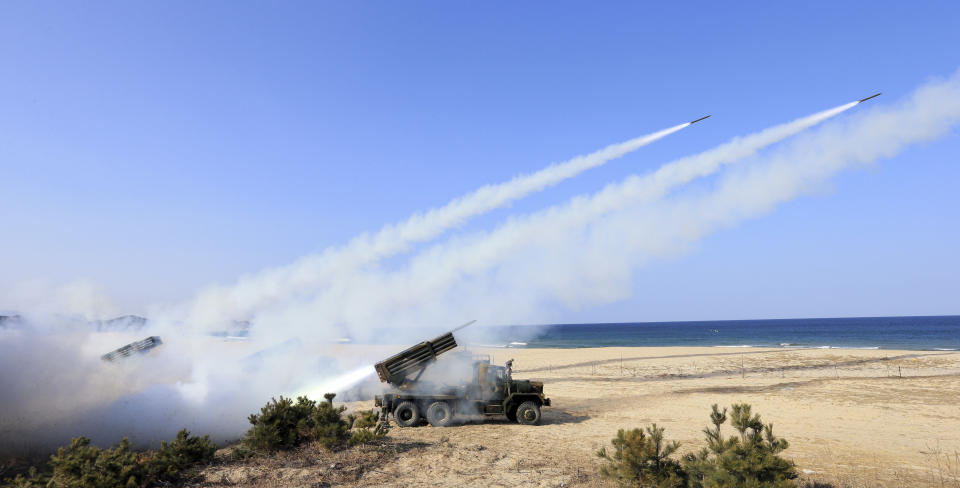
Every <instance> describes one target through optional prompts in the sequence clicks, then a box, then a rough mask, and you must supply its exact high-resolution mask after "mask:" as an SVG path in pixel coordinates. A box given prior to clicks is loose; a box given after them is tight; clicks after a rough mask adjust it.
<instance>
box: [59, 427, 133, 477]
mask: <svg viewBox="0 0 960 488" xmlns="http://www.w3.org/2000/svg"><path fill="white" fill-rule="evenodd" d="M49 465H50V467H51V468H52V470H53V472H52V474H51V476H50V481H49V483H48V484H47V486H48V487H50V488H83V487H87V486H97V487H102V488H114V487H119V488H123V487H136V486H140V485H141V484H144V483H145V482H146V480H147V477H148V474H147V469H146V466H145V465H144V464H143V463H141V462H140V457H139V455H138V454H137V453H135V452H132V451H131V450H130V443H129V442H128V441H127V439H126V438H123V439H122V440H121V441H120V444H118V445H117V446H115V447H113V448H110V449H100V448H98V447H94V446H91V445H90V439H87V438H86V437H78V438H76V439H73V441H72V442H70V447H67V448H63V447H61V448H60V449H58V450H57V453H56V454H54V455H53V456H51V457H50V462H49Z"/></svg>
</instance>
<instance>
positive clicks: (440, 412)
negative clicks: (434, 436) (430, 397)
mask: <svg viewBox="0 0 960 488" xmlns="http://www.w3.org/2000/svg"><path fill="white" fill-rule="evenodd" d="M427 422H430V425H432V426H434V427H447V426H449V425H450V424H451V423H452V422H453V409H452V408H450V404H449V403H447V402H433V403H431V404H430V406H429V407H427Z"/></svg>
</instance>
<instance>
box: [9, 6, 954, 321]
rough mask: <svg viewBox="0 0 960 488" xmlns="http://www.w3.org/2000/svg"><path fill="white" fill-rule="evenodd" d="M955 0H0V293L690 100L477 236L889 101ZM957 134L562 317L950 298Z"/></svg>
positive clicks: (272, 227)
mask: <svg viewBox="0 0 960 488" xmlns="http://www.w3.org/2000/svg"><path fill="white" fill-rule="evenodd" d="M958 18H960V4H957V3H955V2H937V3H925V2H915V3H905V2H869V3H864V4H861V5H854V4H852V3H840V2H806V3H803V4H799V5H798V4H792V5H787V4H783V3H776V2H764V3H760V2H758V3H755V4H752V5H748V4H740V5H738V6H737V7H730V6H728V5H721V4H719V3H716V2H714V3H707V2H702V3H682V4H681V3H678V2H674V3H670V4H668V5H658V6H651V5H642V4H639V3H636V2H623V3H619V2H611V3H605V4H603V5H600V6H597V5H587V4H578V3H566V2H549V3H548V2H543V3H533V2H529V3H523V4H520V5H518V4H514V3H507V2H498V3H483V4H478V5H466V4H463V3H448V2H436V3H427V2H413V3H404V4H400V3H399V2H379V3H373V2H369V3H359V2H342V3H325V4H324V3H319V2H302V3H294V2H286V3H269V4H268V3H254V2H246V3H240V2H152V3H147V2H115V3H112V2H97V3H90V2H57V3H54V2H4V3H3V4H2V5H0V59H2V60H3V71H2V73H3V76H2V77H0V97H2V104H0V181H2V185H3V186H2V187H3V198H2V199H0V222H2V224H3V233H4V237H3V239H2V240H0V246H2V252H0V270H2V273H0V290H4V289H8V290H9V289H10V288H11V287H16V286H18V284H19V283H23V282H25V281H31V280H46V281H47V282H50V283H53V284H57V283H65V282H69V281H73V280H77V279H85V280H90V281H93V282H96V283H99V284H101V285H102V286H103V287H104V290H105V291H106V292H107V293H108V294H109V295H111V296H113V297H115V299H116V300H117V301H118V302H120V303H121V304H123V305H124V306H125V307H127V308H129V309H130V310H131V311H135V312H136V311H140V310H141V309H142V306H143V305H144V304H147V303H155V302H166V301H175V300H181V299H184V298H187V297H189V296H190V295H192V294H193V292H194V291H195V290H196V289H197V288H199V287H201V286H203V285H205V284H207V283H211V282H229V281H231V280H232V279H233V278H234V277H236V276H237V275H239V274H241V273H244V272H252V271H256V270H259V269H262V268H264V267H268V266H274V265H280V264H285V263H288V262H290V261H292V260H293V259H295V258H296V257H298V256H302V255H304V254H307V253H309V252H313V251H317V250H320V249H322V248H324V247H326V246H328V245H332V244H338V243H341V242H343V241H345V240H347V239H349V238H350V237H352V236H353V235H355V234H357V233H358V232H362V231H364V230H375V229H377V228H379V227H380V226H381V225H382V224H385V223H389V222H393V221H396V220H399V219H402V218H404V217H406V216H407V215H409V214H410V213H412V212H415V211H418V210H422V209H425V208H427V207H430V206H436V205H440V204H443V203H445V202H446V201H448V200H449V199H450V198H453V197H455V196H458V195H460V194H463V193H465V192H467V191H470V190H472V189H474V188H476V187H478V186H480V185H482V184H485V183H493V182H498V181H502V180H505V179H508V178H510V177H512V176H514V175H516V174H518V173H522V172H531V171H535V170H536V169H539V168H541V167H543V166H545V165H546V164H547V163H549V162H553V161H560V160H564V159H567V158H569V157H571V156H574V155H577V154H582V153H586V152H590V151H593V150H594V149H597V148H600V147H602V146H604V145H606V144H609V143H613V142H617V141H620V140H624V139H627V138H629V137H633V136H637V135H640V134H643V133H647V132H651V131H654V130H658V129H661V128H664V127H667V126H670V125H673V124H676V123H680V122H684V121H687V120H692V119H693V118H697V117H700V116H702V115H706V114H708V113H709V114H713V118H711V119H710V120H708V121H706V122H704V123H702V124H697V125H696V126H693V127H691V128H689V129H687V130H684V131H682V132H680V133H678V134H675V135H673V136H671V137H669V138H667V139H665V140H663V141H661V142H658V143H656V144H654V145H651V146H649V147H646V148H643V149H641V150H640V151H638V152H636V153H634V154H632V155H630V156H628V157H626V158H624V159H622V160H619V161H616V162H614V163H611V164H609V165H607V166H605V167H603V168H600V169H597V170H592V171H590V172H588V173H586V174H584V175H582V176H580V177H578V178H576V179H574V180H572V181H568V182H566V183H564V184H562V185H561V186H559V187H556V188H554V189H551V190H549V191H547V192H544V193H542V194H538V195H535V196H533V197H531V198H528V199H526V200H524V201H522V202H519V203H517V204H515V205H514V206H512V207H511V208H509V209H504V210H500V211H496V212H493V213H491V214H489V215H487V216H484V217H483V218H480V219H477V220H476V221H475V222H473V223H471V224H470V226H468V227H467V229H466V230H470V229H473V228H488V227H490V226H492V225H495V224H496V223H497V222H499V221H501V220H502V219H504V218H505V217H506V216H508V215H510V214H513V213H519V212H527V211H532V210H535V209H538V208H542V207H543V206H546V205H550V204H553V203H558V202H562V201H565V200H566V199H567V198H569V197H570V196H573V195H577V194H581V193H585V192H592V191H596V190H598V189H599V188H601V187H602V186H603V184H605V183H607V182H610V181H616V180H619V179H621V178H623V177H624V176H626V175H629V174H631V173H636V172H645V171H649V170H651V169H653V168H656V167H657V166H658V164H660V163H663V162H666V161H669V160H671V159H674V158H676V157H679V156H683V155H686V154H690V153H693V152H696V151H700V150H703V149H707V148H709V147H712V146H714V145H716V144H718V143H721V142H723V141H726V140H728V139H729V138H730V137H733V136H736V135H741V134H746V133H748V132H750V131H754V130H758V129H761V128H764V127H766V126H769V125H772V124H774V123H778V122H783V121H787V120H790V119H792V118H795V117H798V116H802V115H806V114H808V113H811V112H814V111H817V110H821V109H825V108H829V107H832V106H835V105H839V104H841V103H844V102H848V101H851V100H855V99H857V98H860V97H863V96H866V95H869V94H872V93H874V92H876V91H883V92H884V96H883V97H881V98H880V99H878V100H877V101H878V102H884V103H889V102H892V101H893V100H895V99H896V98H899V97H900V96H903V95H905V94H907V93H909V92H910V91H911V90H912V89H913V88H915V87H916V86H918V85H920V84H921V83H923V82H924V81H925V80H927V79H929V78H930V77H931V76H946V75H949V74H951V73H953V72H954V71H955V70H956V69H957V68H958V66H960V55H958V52H960V51H958V50H957V46H960V30H958V29H957V28H956V21H957V19H958ZM958 154H960V137H958V134H957V133H956V131H954V132H953V133H951V135H949V136H948V137H946V138H943V139H941V140H939V141H937V142H934V143H931V144H926V145H922V146H917V147H914V148H911V149H910V150H908V151H906V152H905V153H903V154H901V155H900V156H898V157H896V158H894V159H889V160H884V161H881V162H880V163H879V164H877V165H875V166H873V167H872V168H871V169H868V170H865V171H856V172H848V173H844V174H843V175H842V176H841V177H839V178H838V179H835V180H834V182H833V185H832V188H831V189H830V191H827V192H824V193H822V194H819V195H815V196H812V197H806V198H802V199H799V200H796V201H794V202H791V203H789V204H787V205H784V206H782V207H780V208H779V209H778V210H777V211H776V212H774V213H772V214H770V215H768V216H765V217H763V218H761V219H756V220H753V221H749V222H747V223H746V224H745V225H741V226H739V227H737V228H734V229H730V230H727V231H724V232H722V233H718V234H716V235H713V236H711V237H709V238H707V239H706V240H704V241H702V242H701V243H700V245H699V246H698V248H697V249H696V250H694V252H692V253H689V254H687V255H685V256H684V257H682V258H678V259H674V260H669V261H661V262H657V263H654V264H653V265H651V266H650V267H648V268H646V269H644V270H641V272H640V273H638V275H637V278H636V285H635V287H634V289H635V294H634V297H633V298H631V299H629V300H626V301H623V302H620V303H616V304H612V305H608V306H603V307H597V308H591V309H588V310H580V311H576V312H570V314H569V316H568V317H567V318H568V319H569V320H568V321H630V320H687V319H710V318H716V319H727V318H730V319H733V318H766V317H810V316H840V315H906V314H950V313H960V310H958V309H957V305H956V296H957V295H958V292H960V282H958V280H957V278H956V277H957V276H960V260H957V259H956V251H955V248H957V247H958V244H960V231H958V230H957V227H958V226H957V225H956V223H957V221H958V217H960V196H958V194H957V192H956V190H955V188H956V181H958V176H960V168H958V165H957V164H956V163H957V159H958V157H957V155H958ZM691 297H695V299H693V300H691ZM15 305H16V304H8V303H0V308H4V307H11V306H15Z"/></svg>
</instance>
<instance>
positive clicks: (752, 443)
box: [683, 403, 797, 488]
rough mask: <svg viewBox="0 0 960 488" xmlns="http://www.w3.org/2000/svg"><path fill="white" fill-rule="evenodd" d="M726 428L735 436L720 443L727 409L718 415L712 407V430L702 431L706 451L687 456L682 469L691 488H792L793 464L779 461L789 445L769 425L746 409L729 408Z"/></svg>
mask: <svg viewBox="0 0 960 488" xmlns="http://www.w3.org/2000/svg"><path fill="white" fill-rule="evenodd" d="M731 408H732V412H731V415H730V424H731V425H732V426H733V428H734V429H736V430H737V432H738V433H739V435H733V436H730V437H729V438H728V439H726V440H724V439H723V435H722V434H721V433H720V426H721V425H723V424H724V423H725V422H726V421H727V409H726V408H724V409H723V411H722V412H721V411H720V409H718V408H717V406H716V405H713V407H712V410H713V411H712V412H711V413H710V421H711V423H713V428H709V427H708V428H706V429H704V430H703V432H704V434H706V436H707V447H705V448H703V449H702V450H701V451H700V452H699V453H697V454H688V455H687V456H685V458H684V462H683V466H684V468H685V469H686V471H687V473H688V475H689V477H690V486H691V487H694V488H701V487H704V488H728V487H729V488H733V487H742V486H748V487H758V488H760V487H763V488H780V487H784V488H785V487H792V486H794V483H793V481H792V480H794V479H796V478H797V471H796V466H795V465H794V464H793V462H791V461H788V460H786V459H783V458H781V457H780V456H779V455H778V454H779V453H781V452H783V451H784V450H785V449H787V447H789V444H788V443H787V441H786V440H784V439H778V438H777V437H776V436H774V435H773V424H767V425H764V424H763V422H761V420H760V415H759V414H757V415H753V414H752V412H751V408H750V405H747V404H745V403H737V404H734V405H733V406H732V407H731Z"/></svg>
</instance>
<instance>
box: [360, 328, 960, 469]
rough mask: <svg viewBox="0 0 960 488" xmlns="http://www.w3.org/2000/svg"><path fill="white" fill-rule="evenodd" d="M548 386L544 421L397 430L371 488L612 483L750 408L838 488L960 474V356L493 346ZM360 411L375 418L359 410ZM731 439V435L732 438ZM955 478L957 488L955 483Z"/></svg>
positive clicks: (791, 453)
mask: <svg viewBox="0 0 960 488" xmlns="http://www.w3.org/2000/svg"><path fill="white" fill-rule="evenodd" d="M474 352H476V353H482V354H490V355H491V356H492V357H493V360H494V361H495V362H496V363H498V364H502V363H503V362H504V361H505V360H507V359H510V358H513V359H515V362H514V375H515V377H518V378H530V379H537V380H542V381H544V382H545V383H546V386H545V390H546V392H547V393H548V395H549V396H550V397H551V399H552V400H553V405H554V406H553V407H552V408H547V409H545V412H544V421H543V425H540V426H536V427H526V426H521V425H517V424H513V423H510V422H508V421H506V420H497V421H492V422H490V421H488V422H486V423H468V424H465V425H460V426H456V427H450V428H432V427H429V426H427V427H418V428H407V429H401V428H397V427H394V428H393V429H392V431H391V434H390V435H391V436H392V437H394V438H395V439H396V441H397V442H398V443H399V444H400V445H401V446H405V447H404V448H403V449H402V452H400V454H399V456H398V458H397V459H396V460H395V461H393V462H391V463H389V464H387V465H385V466H383V467H381V468H378V469H377V470H376V471H372V472H367V473H365V474H364V475H363V476H362V478H361V479H360V480H359V482H358V485H359V486H381V485H390V486H594V485H597V486H602V485H604V483H603V481H602V480H600V479H599V478H598V476H597V474H596V472H597V466H598V465H599V460H598V459H597V458H596V457H595V456H594V452H595V451H596V450H597V449H598V448H600V447H602V446H605V445H608V444H609V441H610V439H611V438H612V437H613V436H614V435H615V434H616V431H617V429H619V428H633V427H639V426H645V425H648V424H651V423H654V422H655V423H657V424H658V425H660V426H663V427H665V428H666V432H667V435H668V436H669V438H670V439H675V440H679V441H680V442H681V443H682V444H683V446H682V450H683V451H684V452H686V451H691V450H698V449H699V448H701V447H702V446H703V445H704V442H703V437H702V433H701V430H702V429H703V428H704V427H705V426H706V424H707V423H708V412H709V410H710V405H711V404H714V403H718V404H720V405H721V406H724V405H726V406H728V405H730V404H731V403H733V402H747V403H750V404H752V405H753V406H754V409H755V411H756V412H759V413H760V414H761V415H762V417H763V420H764V421H765V422H772V423H773V424H774V426H775V429H774V430H775V432H776V433H777V434H778V435H779V436H780V437H783V438H786V439H787V440H788V441H789V442H790V448H789V449H788V450H787V451H786V456H787V457H789V458H791V459H793V460H794V461H795V462H796V463H797V465H798V467H799V468H800V470H801V472H802V473H804V476H805V478H808V479H811V480H821V481H827V482H831V483H835V484H836V485H837V486H942V484H941V482H942V481H943V480H944V479H947V480H949V478H942V476H948V475H951V474H952V475H953V476H956V475H958V474H960V469H958V468H960V467H958V466H957V464H956V461H957V457H956V453H957V452H958V451H960V406H958V400H960V352H953V351H892V350H850V349H759V348H720V347H710V348H686V347H656V348H652V347H651V348H638V347H628V348H595V349H486V350H474ZM350 406H351V408H370V407H372V402H355V403H353V404H351V405H350ZM729 432H730V433H732V429H731V430H730V431H729ZM956 483H957V481H956V480H952V481H950V483H949V484H947V486H955V484H956Z"/></svg>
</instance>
